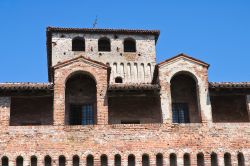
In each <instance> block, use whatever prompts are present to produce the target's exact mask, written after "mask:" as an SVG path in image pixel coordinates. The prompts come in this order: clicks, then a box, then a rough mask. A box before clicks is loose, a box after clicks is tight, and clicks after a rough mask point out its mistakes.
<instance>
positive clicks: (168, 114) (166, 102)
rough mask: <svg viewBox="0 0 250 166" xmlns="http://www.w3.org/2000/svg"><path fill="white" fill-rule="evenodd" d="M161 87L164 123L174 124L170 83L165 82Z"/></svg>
mask: <svg viewBox="0 0 250 166" xmlns="http://www.w3.org/2000/svg"><path fill="white" fill-rule="evenodd" d="M160 85H161V92H160V99H161V114H162V123H172V110H171V92H170V83H167V82H165V81H164V80H163V81H161V82H160Z"/></svg>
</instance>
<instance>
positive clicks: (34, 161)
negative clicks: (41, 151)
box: [30, 156, 37, 166]
mask: <svg viewBox="0 0 250 166" xmlns="http://www.w3.org/2000/svg"><path fill="white" fill-rule="evenodd" d="M30 165H31V166H37V157H36V156H31V158H30Z"/></svg>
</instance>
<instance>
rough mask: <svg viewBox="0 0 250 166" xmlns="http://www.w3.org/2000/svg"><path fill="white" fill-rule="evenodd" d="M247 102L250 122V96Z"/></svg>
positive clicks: (247, 97)
mask: <svg viewBox="0 0 250 166" xmlns="http://www.w3.org/2000/svg"><path fill="white" fill-rule="evenodd" d="M246 102H247V111H248V118H249V119H248V120H249V122H250V95H247V96H246Z"/></svg>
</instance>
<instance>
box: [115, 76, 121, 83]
mask: <svg viewBox="0 0 250 166" xmlns="http://www.w3.org/2000/svg"><path fill="white" fill-rule="evenodd" d="M122 82H123V81H122V77H116V78H115V83H122Z"/></svg>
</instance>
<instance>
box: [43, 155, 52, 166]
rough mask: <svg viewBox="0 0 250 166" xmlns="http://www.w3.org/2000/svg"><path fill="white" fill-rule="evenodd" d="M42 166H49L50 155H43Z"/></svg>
mask: <svg viewBox="0 0 250 166" xmlns="http://www.w3.org/2000/svg"><path fill="white" fill-rule="evenodd" d="M44 166H51V157H50V156H45V157H44Z"/></svg>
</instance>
